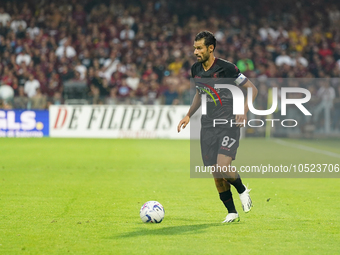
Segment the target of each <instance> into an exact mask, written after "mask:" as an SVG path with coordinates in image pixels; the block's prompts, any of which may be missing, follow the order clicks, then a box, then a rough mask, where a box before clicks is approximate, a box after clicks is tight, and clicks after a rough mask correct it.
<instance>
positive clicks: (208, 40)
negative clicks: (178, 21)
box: [195, 31, 216, 50]
mask: <svg viewBox="0 0 340 255" xmlns="http://www.w3.org/2000/svg"><path fill="white" fill-rule="evenodd" d="M202 38H204V45H205V46H207V47H209V46H210V45H213V46H214V50H215V48H216V38H215V36H214V34H213V33H211V32H209V31H202V32H199V33H198V34H197V35H196V37H195V41H199V40H201V39H202Z"/></svg>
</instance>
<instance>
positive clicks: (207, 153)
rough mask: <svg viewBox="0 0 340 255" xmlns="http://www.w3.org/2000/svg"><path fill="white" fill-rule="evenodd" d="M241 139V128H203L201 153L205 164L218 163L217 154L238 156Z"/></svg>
mask: <svg viewBox="0 0 340 255" xmlns="http://www.w3.org/2000/svg"><path fill="white" fill-rule="evenodd" d="M239 141H240V128H238V127H235V128H228V129H227V128H202V129H201V153H202V159H203V163H204V165H205V166H212V165H215V164H216V163H217V155H218V154H223V155H226V156H229V157H231V158H232V159H233V160H234V159H235V157H236V152H237V148H238V146H239Z"/></svg>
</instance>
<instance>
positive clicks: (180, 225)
mask: <svg viewBox="0 0 340 255" xmlns="http://www.w3.org/2000/svg"><path fill="white" fill-rule="evenodd" d="M286 141H287V140H286ZM288 142H289V143H292V145H293V146H285V145H283V144H279V143H276V142H275V140H269V141H268V140H263V139H244V140H242V141H241V144H240V148H239V151H238V157H237V160H236V161H235V165H252V164H254V165H255V164H261V163H263V164H266V163H269V162H270V163H272V164H277V165H280V164H285V163H292V162H295V163H333V164H335V163H340V159H339V158H337V157H336V155H339V154H340V146H339V141H334V140H333V141H330V140H328V141H327V140H326V141H325V140H320V141H318V140H315V141H302V140H301V141H299V140H288ZM0 144H1V146H0V254H5V255H7V254H115V255H116V254H214V255H215V254H233V255H234V254H338V253H339V250H340V242H339V240H340V203H339V202H340V201H339V194H340V192H339V191H340V179H335V178H333V179H278V178H277V179H244V183H245V184H247V183H248V184H249V186H250V188H251V189H252V191H251V195H252V199H253V202H254V207H253V210H252V211H251V212H250V213H248V214H245V213H243V212H242V209H241V205H240V201H239V198H238V195H237V193H236V191H235V190H234V189H233V194H234V198H235V204H236V207H237V209H238V211H239V214H240V217H241V221H240V223H234V224H230V225H226V224H221V221H222V220H224V218H225V216H226V209H225V208H224V206H223V204H222V203H221V202H220V201H219V198H218V193H217V191H216V189H215V187H214V182H213V180H212V179H192V178H190V173H189V164H190V162H189V158H190V155H189V153H190V152H189V148H190V144H189V141H175V140H115V139H52V138H43V139H29V138H27V139H26V138H25V139H0ZM294 144H302V145H304V146H306V147H310V148H315V149H317V150H324V151H327V152H331V153H333V154H331V155H324V154H320V153H317V152H311V151H306V150H303V149H301V148H294ZM149 200H157V201H159V202H160V203H161V204H162V205H163V206H164V208H165V219H164V220H163V222H162V223H161V224H144V223H142V222H141V220H140V218H139V209H140V207H141V206H142V204H143V203H144V202H146V201H149Z"/></svg>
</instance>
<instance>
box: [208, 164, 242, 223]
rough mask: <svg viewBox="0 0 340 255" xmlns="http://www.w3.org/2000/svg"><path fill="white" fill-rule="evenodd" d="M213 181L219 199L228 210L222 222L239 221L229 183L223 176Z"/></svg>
mask: <svg viewBox="0 0 340 255" xmlns="http://www.w3.org/2000/svg"><path fill="white" fill-rule="evenodd" d="M215 167H216V165H215ZM214 177H215V175H214ZM216 177H218V176H216ZM214 181H215V186H216V188H217V191H218V193H219V196H220V200H221V201H222V203H223V204H224V206H225V207H226V208H227V210H228V215H227V217H226V219H225V220H224V221H223V223H230V222H238V221H240V217H239V215H238V213H237V211H236V208H235V204H234V199H233V196H232V194H231V191H230V184H229V183H228V182H227V181H226V180H225V179H223V178H214Z"/></svg>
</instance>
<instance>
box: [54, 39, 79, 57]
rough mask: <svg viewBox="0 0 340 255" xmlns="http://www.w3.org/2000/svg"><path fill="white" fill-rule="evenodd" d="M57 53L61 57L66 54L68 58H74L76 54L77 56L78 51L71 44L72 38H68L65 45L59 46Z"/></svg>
mask: <svg viewBox="0 0 340 255" xmlns="http://www.w3.org/2000/svg"><path fill="white" fill-rule="evenodd" d="M55 54H56V55H57V57H59V58H61V57H63V56H65V57H67V58H73V57H74V56H76V54H77V52H76V51H75V49H74V48H73V47H72V46H71V38H68V39H67V40H66V41H65V43H64V44H63V45H61V46H59V47H58V48H57V50H56V52H55Z"/></svg>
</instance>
